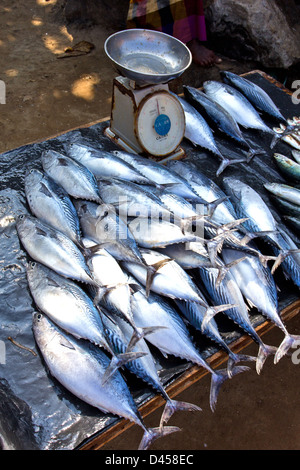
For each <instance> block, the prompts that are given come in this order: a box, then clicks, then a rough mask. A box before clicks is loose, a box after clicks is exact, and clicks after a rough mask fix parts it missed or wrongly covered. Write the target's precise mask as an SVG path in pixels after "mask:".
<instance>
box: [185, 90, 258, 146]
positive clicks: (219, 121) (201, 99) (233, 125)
mask: <svg viewBox="0 0 300 470" xmlns="http://www.w3.org/2000/svg"><path fill="white" fill-rule="evenodd" d="M184 94H185V97H186V99H187V101H189V102H190V103H191V104H192V105H193V106H194V107H195V108H196V110H197V111H199V112H201V110H204V111H205V113H206V114H207V115H208V116H209V118H210V119H211V120H212V121H213V122H214V123H215V124H216V125H217V126H218V129H220V130H221V131H222V132H224V133H225V134H227V135H229V136H230V137H232V138H233V139H234V140H235V141H237V142H239V143H240V144H243V145H245V146H246V147H249V144H248V143H247V141H246V140H245V138H244V136H243V134H242V132H241V130H240V128H239V125H238V123H237V122H236V120H235V119H234V118H233V116H232V115H231V114H230V113H228V111H226V109H225V108H223V107H222V106H220V105H219V104H218V103H216V101H214V100H212V99H211V98H210V97H209V96H208V95H206V94H205V93H203V92H202V91H200V90H198V89H196V88H193V87H190V86H184Z"/></svg>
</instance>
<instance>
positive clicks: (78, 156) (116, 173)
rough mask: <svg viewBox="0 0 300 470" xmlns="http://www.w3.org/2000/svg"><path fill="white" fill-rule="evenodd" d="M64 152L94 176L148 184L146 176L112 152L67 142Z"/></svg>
mask: <svg viewBox="0 0 300 470" xmlns="http://www.w3.org/2000/svg"><path fill="white" fill-rule="evenodd" d="M66 152H67V155H69V156H70V157H72V158H73V159H74V160H76V161H77V162H79V163H81V164H82V165H84V166H85V167H86V168H88V169H89V170H90V171H91V172H92V173H93V175H95V176H96V178H97V177H99V178H121V179H124V180H128V181H132V182H134V183H140V184H149V179H148V178H146V177H145V176H143V175H142V174H141V173H140V172H139V171H138V170H136V169H135V168H134V167H133V166H132V165H130V164H129V163H126V162H125V161H124V160H122V159H121V158H119V157H118V156H116V155H114V154H113V153H112V152H106V151H104V150H97V149H95V148H93V147H90V146H88V145H84V144H80V143H72V144H69V145H68V146H67V147H66Z"/></svg>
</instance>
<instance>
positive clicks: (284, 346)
mask: <svg viewBox="0 0 300 470" xmlns="http://www.w3.org/2000/svg"><path fill="white" fill-rule="evenodd" d="M299 345H300V336H299V335H286V336H285V338H284V340H283V341H282V343H281V344H280V345H279V347H278V349H277V352H276V354H275V358H274V364H277V362H279V361H280V359H281V358H282V357H283V356H285V355H286V354H287V353H288V351H289V349H290V348H295V347H297V346H299Z"/></svg>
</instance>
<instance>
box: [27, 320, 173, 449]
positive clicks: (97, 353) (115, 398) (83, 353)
mask: <svg viewBox="0 0 300 470" xmlns="http://www.w3.org/2000/svg"><path fill="white" fill-rule="evenodd" d="M33 331H34V336H35V339H36V342H37V344H38V347H39V349H40V351H41V353H42V356H43V357H44V360H45V362H46V364H47V366H48V368H49V370H50V373H51V374H52V375H53V376H54V377H55V378H56V379H57V380H58V381H59V382H60V383H61V384H62V385H63V386H64V387H65V388H66V389H67V390H69V391H70V392H71V393H73V394H74V395H75V396H76V397H78V398H80V399H81V400H83V401H85V402H86V403H88V404H90V405H92V406H94V407H96V408H98V409H99V410H100V411H102V412H104V413H112V414H115V415H117V416H120V417H123V418H125V419H129V420H130V421H132V422H134V423H136V424H138V425H139V426H141V428H142V429H143V430H144V436H143V439H142V441H141V443H140V446H139V449H147V448H148V447H149V446H150V444H151V442H153V440H155V439H156V438H158V437H161V436H164V435H166V434H169V433H171V432H175V431H178V430H179V429H178V428H176V427H172V426H170V427H169V426H168V427H165V428H162V429H160V428H149V429H148V428H146V426H145V425H144V423H143V421H142V418H141V417H140V414H139V412H138V409H137V406H136V404H135V402H134V400H133V398H132V396H131V393H130V391H129V389H128V387H127V384H126V382H125V380H124V378H123V377H122V375H121V374H120V373H119V372H118V371H116V372H115V373H114V374H113V376H112V377H111V378H110V380H109V381H108V382H107V383H106V384H102V386H100V385H101V383H102V379H103V376H104V374H105V371H106V369H107V367H108V366H109V362H110V360H109V358H108V357H107V356H106V354H105V353H104V352H103V351H101V349H99V348H97V347H96V346H93V345H92V344H91V343H86V342H82V341H79V340H76V339H75V338H73V337H71V336H70V335H67V334H64V333H62V332H61V331H60V330H59V329H58V328H57V327H56V326H55V325H54V324H53V323H52V322H50V320H48V319H47V318H46V317H45V316H44V315H41V314H35V315H34V318H33Z"/></svg>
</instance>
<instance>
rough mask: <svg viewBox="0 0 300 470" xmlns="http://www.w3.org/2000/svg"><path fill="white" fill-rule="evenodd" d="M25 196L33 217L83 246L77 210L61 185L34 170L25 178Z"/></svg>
mask: <svg viewBox="0 0 300 470" xmlns="http://www.w3.org/2000/svg"><path fill="white" fill-rule="evenodd" d="M25 195H26V198H27V201H28V204H29V207H30V209H31V212H32V213H33V215H35V216H36V217H37V218H38V219H40V220H42V221H44V222H46V223H48V224H49V225H51V227H54V228H56V229H57V230H60V231H61V232H63V233H64V234H65V235H67V236H68V237H69V238H70V239H71V240H73V242H74V243H77V244H78V245H81V232H80V225H79V219H78V215H77V212H76V209H75V207H74V205H73V203H72V201H71V199H70V197H69V195H68V193H67V192H66V191H65V190H64V189H63V188H62V187H61V186H60V185H58V184H57V183H56V182H55V181H54V180H53V179H52V178H50V177H49V176H47V175H45V174H43V173H42V172H41V171H39V170H35V169H32V170H30V172H29V173H28V174H27V175H26V176H25Z"/></svg>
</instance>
